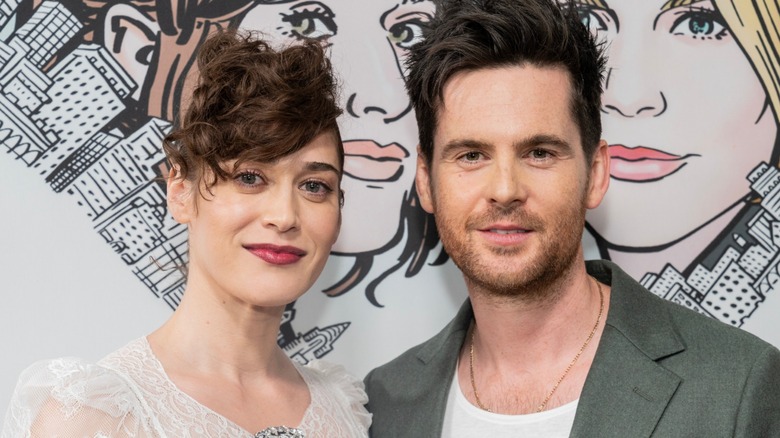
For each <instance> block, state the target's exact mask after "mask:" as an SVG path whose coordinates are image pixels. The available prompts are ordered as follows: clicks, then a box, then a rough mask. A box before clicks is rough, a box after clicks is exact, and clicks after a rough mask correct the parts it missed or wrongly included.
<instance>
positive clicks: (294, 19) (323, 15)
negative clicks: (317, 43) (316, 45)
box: [282, 3, 338, 40]
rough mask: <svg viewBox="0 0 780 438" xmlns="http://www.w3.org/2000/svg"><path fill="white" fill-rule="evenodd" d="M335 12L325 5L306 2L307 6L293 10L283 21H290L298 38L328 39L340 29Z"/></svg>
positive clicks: (291, 27) (293, 32) (292, 29)
mask: <svg viewBox="0 0 780 438" xmlns="http://www.w3.org/2000/svg"><path fill="white" fill-rule="evenodd" d="M333 17H334V14H333V12H332V11H331V10H330V9H329V8H328V7H327V6H325V5H323V4H320V3H315V4H314V5H311V4H309V3H307V4H306V8H305V9H303V8H301V9H295V10H292V11H291V13H290V14H289V15H284V18H282V21H284V22H287V23H289V25H290V29H291V31H292V34H293V35H294V36H295V37H296V38H298V39H312V40H326V39H328V38H330V37H332V36H334V35H336V32H337V31H338V26H336V22H335V21H334V20H333Z"/></svg>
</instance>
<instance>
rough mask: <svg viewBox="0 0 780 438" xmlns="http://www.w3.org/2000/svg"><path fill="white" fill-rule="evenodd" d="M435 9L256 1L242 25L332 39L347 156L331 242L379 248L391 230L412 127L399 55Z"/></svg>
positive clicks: (379, 2)
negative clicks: (336, 233) (339, 221)
mask: <svg viewBox="0 0 780 438" xmlns="http://www.w3.org/2000/svg"><path fill="white" fill-rule="evenodd" d="M433 13H434V5H433V2H431V1H427V0H418V1H399V0H371V1H364V0H337V1H324V2H321V1H308V0H303V1H291V2H286V3H283V4H276V5H258V6H256V7H255V8H254V9H252V10H250V11H249V12H248V13H247V15H246V16H245V17H244V19H243V21H242V22H241V23H240V27H242V28H248V29H256V30H260V31H263V32H264V33H265V34H266V35H269V36H271V37H273V40H274V42H275V43H280V44H285V43H292V42H295V41H296V40H298V39H300V38H316V39H319V40H321V41H323V42H325V43H326V44H327V45H328V46H329V53H330V56H331V59H332V61H333V64H334V67H335V69H336V71H337V72H338V76H339V78H340V80H341V84H342V89H341V97H342V106H343V108H344V110H345V113H344V115H343V116H342V118H341V119H340V120H339V125H340V127H341V135H342V138H343V139H344V149H345V153H346V161H345V163H344V180H343V182H342V187H343V189H344V191H345V194H346V202H345V205H344V212H343V213H344V216H343V221H344V222H343V228H344V230H348V231H346V232H344V233H341V236H340V238H339V240H338V242H337V243H336V245H335V246H334V248H333V250H334V252H337V253H347V254H351V253H360V252H369V251H375V250H377V249H380V248H383V247H385V246H386V245H388V243H390V242H391V240H392V239H393V238H394V237H395V236H396V233H397V232H398V229H399V221H400V216H399V212H400V211H401V207H402V205H403V202H404V199H405V197H406V195H407V193H408V192H409V190H410V189H411V187H412V181H413V180H414V158H415V157H414V150H415V147H416V145H417V129H416V124H415V120H414V113H413V112H412V110H411V106H410V103H409V100H408V99H407V97H406V93H405V91H404V87H403V67H402V62H403V57H404V56H405V54H406V52H407V49H408V48H409V47H410V46H411V45H413V44H414V43H416V42H417V41H419V39H420V36H421V27H420V24H422V23H425V22H427V21H429V20H430V19H431V17H432V15H433Z"/></svg>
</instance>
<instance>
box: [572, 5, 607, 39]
mask: <svg viewBox="0 0 780 438" xmlns="http://www.w3.org/2000/svg"><path fill="white" fill-rule="evenodd" d="M577 12H579V15H580V20H581V21H582V24H584V25H585V27H587V28H588V30H590V31H591V32H593V33H595V32H600V31H601V32H603V31H606V30H607V23H606V22H605V21H604V19H603V18H602V17H601V16H600V14H597V13H596V8H592V7H588V6H580V7H578V8H577Z"/></svg>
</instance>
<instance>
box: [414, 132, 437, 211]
mask: <svg viewBox="0 0 780 438" xmlns="http://www.w3.org/2000/svg"><path fill="white" fill-rule="evenodd" d="M415 185H416V186H417V196H418V197H419V198H420V206H421V207H422V208H423V210H425V211H427V212H428V213H431V214H433V200H432V196H431V174H430V168H429V167H428V163H426V161H425V156H424V155H423V153H422V151H421V150H420V145H417V174H416V175H415Z"/></svg>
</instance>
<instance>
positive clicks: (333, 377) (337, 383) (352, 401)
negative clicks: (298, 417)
mask: <svg viewBox="0 0 780 438" xmlns="http://www.w3.org/2000/svg"><path fill="white" fill-rule="evenodd" d="M307 366H308V367H309V368H311V369H313V370H315V371H317V372H318V373H320V375H321V376H322V378H323V379H324V380H325V381H327V382H328V384H329V386H331V390H330V391H329V392H330V396H331V397H336V398H339V399H341V400H343V402H344V403H345V404H346V405H347V406H348V408H347V409H346V410H347V412H344V414H345V415H346V416H347V417H348V418H350V421H349V423H351V425H352V428H351V429H350V433H349V434H345V435H344V436H350V437H367V436H368V428H369V426H371V414H370V413H369V412H368V411H367V410H366V407H365V404H366V403H368V395H366V391H365V387H364V386H363V382H362V381H361V380H360V379H358V378H356V377H355V376H353V375H352V374H350V373H348V372H347V370H346V369H345V368H344V367H343V366H341V365H337V364H333V363H330V362H327V361H323V360H314V361H311V362H309V364H308V365H307ZM334 408H335V406H333V405H331V409H334Z"/></svg>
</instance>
